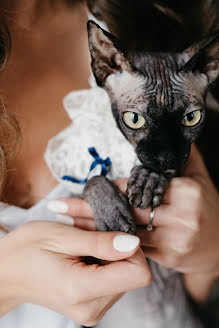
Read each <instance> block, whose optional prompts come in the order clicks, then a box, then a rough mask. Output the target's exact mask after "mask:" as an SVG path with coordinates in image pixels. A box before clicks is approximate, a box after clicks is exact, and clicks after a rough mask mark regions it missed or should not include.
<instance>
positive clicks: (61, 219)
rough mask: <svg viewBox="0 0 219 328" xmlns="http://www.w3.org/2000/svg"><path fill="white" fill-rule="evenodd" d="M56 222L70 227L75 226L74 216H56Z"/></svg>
mask: <svg viewBox="0 0 219 328" xmlns="http://www.w3.org/2000/svg"><path fill="white" fill-rule="evenodd" d="M56 220H57V221H58V222H60V223H64V224H67V225H70V226H73V225H74V223H75V222H74V219H73V217H72V216H69V215H63V214H57V215H56Z"/></svg>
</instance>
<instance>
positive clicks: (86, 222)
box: [56, 213, 95, 231]
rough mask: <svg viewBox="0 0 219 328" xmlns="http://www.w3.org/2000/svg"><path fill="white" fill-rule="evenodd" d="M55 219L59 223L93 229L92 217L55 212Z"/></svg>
mask: <svg viewBox="0 0 219 328" xmlns="http://www.w3.org/2000/svg"><path fill="white" fill-rule="evenodd" d="M56 221H57V222H59V223H63V224H67V225H69V226H72V227H73V226H74V227H77V228H79V229H82V230H88V231H95V221H94V219H93V218H85V217H74V218H73V217H72V216H69V215H65V214H59V213H58V214H56Z"/></svg>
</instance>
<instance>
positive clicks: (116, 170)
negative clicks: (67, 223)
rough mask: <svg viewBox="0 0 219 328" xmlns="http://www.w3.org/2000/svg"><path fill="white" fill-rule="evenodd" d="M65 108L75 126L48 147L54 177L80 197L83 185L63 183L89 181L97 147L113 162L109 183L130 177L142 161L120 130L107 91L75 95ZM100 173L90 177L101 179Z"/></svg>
mask: <svg viewBox="0 0 219 328" xmlns="http://www.w3.org/2000/svg"><path fill="white" fill-rule="evenodd" d="M63 105H64V108H65V110H66V111H67V113H68V115H69V117H70V119H71V120H72V123H71V124H70V126H68V127H67V128H66V129H64V130H63V131H62V132H60V133H59V134H58V135H56V136H55V137H54V138H52V139H51V140H50V141H49V143H48V146H47V149H46V152H45V160H46V162H47V165H48V166H49V168H50V170H51V172H52V174H53V176H54V177H55V178H56V179H57V180H58V181H59V182H60V183H61V184H65V185H66V186H67V187H68V188H70V189H71V191H73V192H74V193H76V194H80V193H81V192H82V190H83V187H84V186H83V185H79V184H76V183H72V182H69V181H63V180H62V177H63V176H64V175H68V176H72V177H74V178H77V179H80V180H81V179H84V178H86V176H87V174H88V172H89V169H90V165H91V163H92V162H93V158H92V156H91V155H90V154H89V152H88V148H90V147H95V149H96V150H97V152H98V153H99V155H100V157H101V158H103V159H105V158H107V157H109V158H110V160H111V162H112V165H111V167H110V169H109V172H108V174H107V177H108V178H109V179H111V180H114V179H117V178H121V177H129V175H130V170H131V169H132V168H133V166H134V165H136V164H137V163H139V161H138V159H137V156H136V154H135V152H134V149H133V147H132V145H131V144H130V143H129V142H128V141H127V140H126V139H125V137H124V136H123V134H122V133H121V131H120V130H119V129H118V128H117V126H116V122H115V120H114V118H113V115H112V112H111V105H110V100H109V97H108V94H107V93H106V91H105V90H104V89H101V88H99V87H98V86H93V87H92V88H91V89H87V90H80V91H73V92H70V93H69V94H68V95H67V96H66V97H65V98H64V100H63ZM100 171H101V167H99V166H98V167H96V168H95V169H94V171H92V172H91V174H90V177H91V176H93V175H99V174H100Z"/></svg>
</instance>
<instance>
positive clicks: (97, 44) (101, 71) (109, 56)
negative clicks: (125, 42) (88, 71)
mask: <svg viewBox="0 0 219 328" xmlns="http://www.w3.org/2000/svg"><path fill="white" fill-rule="evenodd" d="M87 29H88V42H89V48H90V53H91V59H92V61H91V66H92V70H93V73H94V76H95V78H96V81H97V84H98V85H99V86H104V84H105V81H106V79H107V77H108V76H109V75H111V74H114V73H116V72H117V71H119V72H122V71H123V70H126V71H128V72H130V73H131V71H132V68H131V65H130V64H129V62H128V60H127V59H126V58H125V56H124V54H123V53H122V51H121V50H120V46H119V41H118V39H117V38H116V37H114V36H113V35H112V34H110V33H109V32H107V31H105V30H103V29H102V28H101V27H100V26H99V25H97V24H96V23H95V22H93V21H92V20H89V21H88V23H87Z"/></svg>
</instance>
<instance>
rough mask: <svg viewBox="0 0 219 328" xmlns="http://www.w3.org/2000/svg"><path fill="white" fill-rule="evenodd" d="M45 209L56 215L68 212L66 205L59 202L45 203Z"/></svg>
mask: <svg viewBox="0 0 219 328" xmlns="http://www.w3.org/2000/svg"><path fill="white" fill-rule="evenodd" d="M47 208H48V209H49V210H50V211H52V212H56V213H66V212H68V205H67V204H66V203H65V202H62V201H61V200H50V201H49V202H48V203H47Z"/></svg>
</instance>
